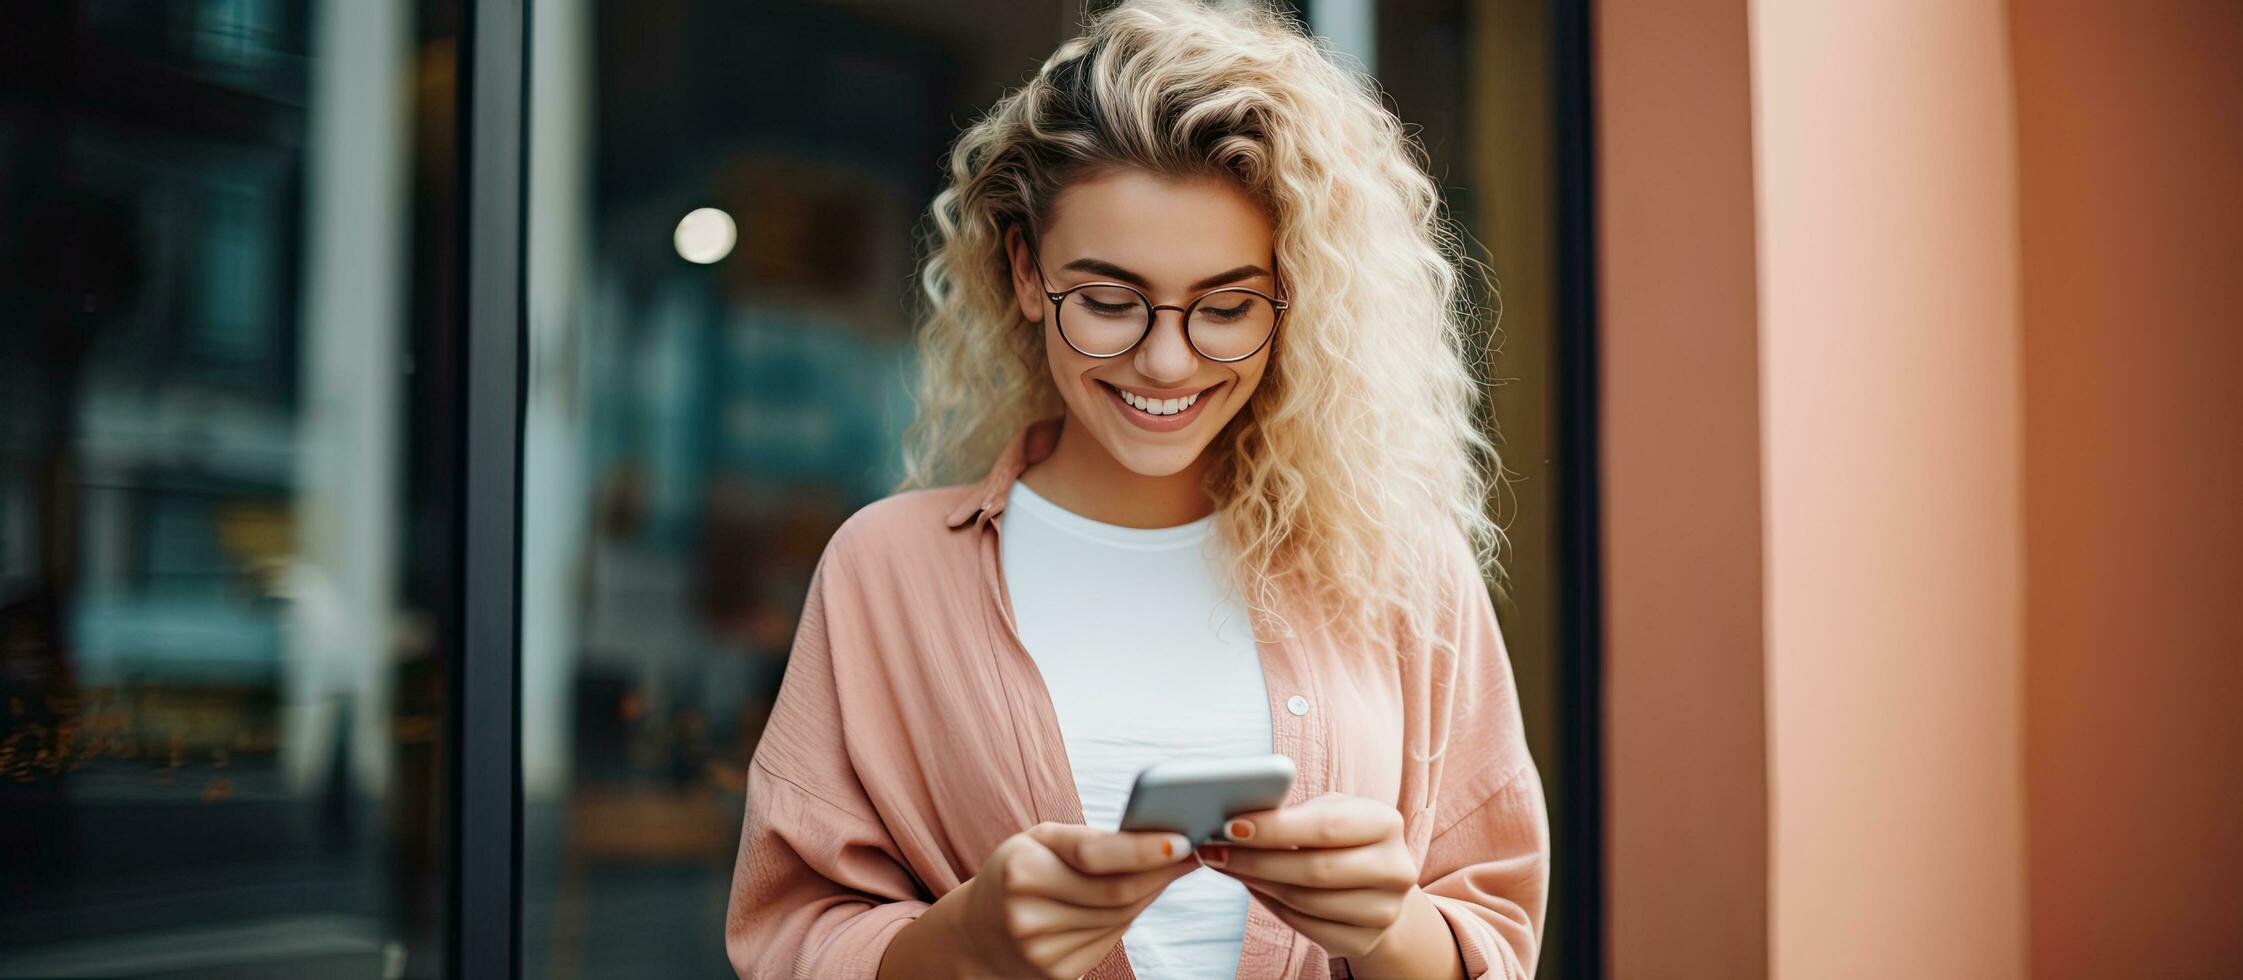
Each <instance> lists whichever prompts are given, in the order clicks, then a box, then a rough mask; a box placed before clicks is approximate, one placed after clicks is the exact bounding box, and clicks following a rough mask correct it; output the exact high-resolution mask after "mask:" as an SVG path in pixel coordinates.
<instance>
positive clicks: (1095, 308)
mask: <svg viewBox="0 0 2243 980" xmlns="http://www.w3.org/2000/svg"><path fill="white" fill-rule="evenodd" d="M1083 306H1084V307H1086V308H1088V309H1089V310H1090V311H1091V312H1092V313H1099V314H1103V315H1106V316H1115V315H1117V314H1121V313H1127V312H1129V311H1130V310H1133V309H1136V304H1134V303H1101V302H1099V301H1097V300H1094V299H1088V298H1085V299H1084V300H1083Z"/></svg>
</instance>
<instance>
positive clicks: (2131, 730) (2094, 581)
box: [2010, 0, 2243, 978]
mask: <svg viewBox="0 0 2243 980" xmlns="http://www.w3.org/2000/svg"><path fill="white" fill-rule="evenodd" d="M2010 24H2011V28H2012V31H2013V37H2014V46H2015V50H2016V59H2017V88H2018V103H2019V114H2018V129H2019V138H2020V145H2021V160H2020V165H2021V177H2022V191H2023V201H2024V221H2023V232H2024V234H2023V238H2022V241H2023V256H2024V309H2025V318H2026V324H2027V326H2028V332H2027V335H2026V343H2025V353H2024V364H2025V406H2026V416H2025V419H2026V421H2025V446H2026V453H2025V455H2026V464H2025V472H2026V481H2027V482H2026V488H2027V490H2026V529H2027V531H2028V534H2029V545H2028V547H2027V549H2026V550H2027V554H2028V555H2029V556H2030V563H2029V565H2028V574H2027V579H2026V582H2027V586H2028V599H2027V610H2028V613H2027V625H2026V635H2027V638H2028V640H2029V641H2030V645H2031V650H2032V653H2031V661H2030V665H2029V670H2028V673H2027V677H2028V681H2027V688H2026V690H2027V702H2026V707H2027V758H2028V773H2029V780H2030V781H2029V784H2028V785H2029V797H2028V798H2029V800H2030V801H2031V811H2030V812H2031V823H2030V829H2031V833H2030V839H2031V857H2032V861H2031V865H2030V867H2031V886H2032V887H2031V896H2032V897H2031V909H2032V963H2033V973H2034V975H2035V976H2039V977H2048V978H2069V977H2118V976H2128V977H2215V976H2224V977H2232V976H2237V975H2238V974H2239V973H2243V380H2239V375H2243V312H2239V311H2243V265H2239V262H2243V260H2239V258H2238V256H2243V6H2238V5H2236V4H2233V3H2209V2H2197V0H2168V2H2157V3H2141V4H2125V5H2091V4H2074V5H2066V6H2064V7H2061V8H2057V7H2051V6H2046V5H2037V4H2021V5H2018V6H2017V7H2015V8H2014V9H2013V10H2012V12H2011V16H2010Z"/></svg>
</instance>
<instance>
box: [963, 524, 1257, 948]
mask: <svg viewBox="0 0 2243 980" xmlns="http://www.w3.org/2000/svg"><path fill="white" fill-rule="evenodd" d="M1002 521H1003V524H1002V527H1001V533H1000V534H999V536H998V540H999V541H1000V542H1001V545H1000V558H1001V560H1002V561H1003V564H1004V575H1005V590H1006V591H1007V592H1008V593H1010V595H1011V599H1012V610H1013V620H1014V621H1015V622H1016V623H1017V624H1019V629H1020V639H1021V642H1022V643H1023V644H1025V645H1026V646H1027V648H1028V654H1029V656H1031V657H1033V658H1034V659H1035V661H1036V669H1037V671H1038V672H1039V673H1041V674H1042V675H1043V678H1044V686H1045V687H1046V688H1047V689H1049V690H1050V692H1051V700H1052V706H1053V707H1054V708H1055V709H1056V710H1057V712H1058V714H1059V730H1060V733H1061V735H1063V736H1064V737H1065V739H1066V742H1067V762H1068V765H1069V766H1070V767H1072V768H1073V769H1074V772H1075V790H1076V792H1077V793H1078V794H1079V795H1080V796H1081V797H1082V804H1083V822H1084V823H1085V824H1087V825H1089V826H1092V827H1097V828H1101V829H1105V830H1113V829H1116V828H1117V827H1119V826H1120V824H1121V812H1122V806H1123V804H1125V803H1127V802H1128V799H1129V789H1130V786H1131V785H1132V784H1133V783H1134V782H1135V781H1136V779H1137V773H1138V771H1139V770H1141V769H1143V768H1145V767H1146V766H1149V765H1152V764H1153V763H1156V762H1165V761H1167V760H1170V759H1185V758H1237V757H1239V756H1250V755H1266V754H1268V753H1269V752H1270V751H1271V748H1270V723H1269V697H1268V695H1267V693H1266V690H1267V689H1266V688H1265V687H1264V686H1263V683H1262V662H1261V657H1260V654H1259V653H1258V652H1257V650H1256V648H1255V646H1254V633H1253V628H1252V625H1251V620H1249V619H1248V618H1247V612H1246V607H1245V606H1244V604H1242V603H1241V602H1240V601H1239V600H1238V598H1237V597H1236V595H1235V594H1229V593H1226V592H1225V591H1223V590H1220V589H1219V588H1218V587H1217V585H1216V582H1217V581H1218V580H1217V578H1216V577H1215V567H1216V566H1215V565H1214V564H1213V563H1214V562H1216V561H1218V560H1220V559H1219V557H1218V556H1217V554H1216V548H1215V544H1216V542H1215V538H1214V535H1213V533H1212V532H1213V530H1214V526H1215V518H1214V517H1213V516H1212V515H1210V516H1208V517H1205V518H1202V519H1200V520H1197V521H1193V522H1191V523H1189V524H1182V525H1178V526H1176V527H1165V528H1153V529H1145V528H1130V527H1119V526H1116V525H1112V524H1105V523H1101V522H1098V521H1094V520H1091V519H1089V518H1087V517H1083V516H1082V515H1079V514H1076V513H1074V512H1072V511H1069V510H1066V509H1064V508H1061V507H1060V506H1059V505H1057V504H1054V503H1052V502H1051V501H1049V500H1046V499H1044V498H1043V497H1040V496H1037V495H1036V492H1035V491H1034V490H1030V489H1028V485H1027V484H1025V483H1021V482H1018V481H1015V482H1014V483H1013V486H1012V491H1011V493H1010V495H1009V496H1007V497H1006V502H1005V510H1004V516H1003V518H1002ZM1246 906H1247V894H1246V886H1244V885H1241V884H1239V883H1238V882H1237V881H1236V880H1234V879H1231V878H1228V877H1225V876H1223V875H1222V874H1220V873H1218V872H1216V871H1213V870H1211V869H1207V868H1201V869H1199V870H1197V871H1194V872H1192V873H1191V874H1188V875H1185V876H1184V877H1182V878H1179V879H1177V880H1176V881H1175V882H1174V883H1172V884H1170V885H1169V886H1168V889H1167V890H1166V891H1164V892H1162V893H1161V896H1160V897H1159V898H1158V899H1155V900H1154V901H1153V904H1152V905H1151V906H1149V907H1147V908H1146V909H1145V911H1144V912H1143V913H1142V914H1140V915H1139V916H1138V917H1137V921H1136V922H1135V923H1133V924H1131V926H1130V928H1129V931H1128V932H1127V933H1126V934H1124V935H1123V936H1122V945H1123V947H1124V948H1125V949H1126V950H1127V951H1128V953H1129V960H1130V965H1131V967H1132V968H1133V969H1134V970H1135V972H1136V974H1137V975H1138V976H1140V977H1146V978H1168V977H1231V976H1234V975H1236V973H1237V971H1238V953H1239V945H1240V941H1241V939H1242V938H1243V936H1244V935H1245V932H1246Z"/></svg>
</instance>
